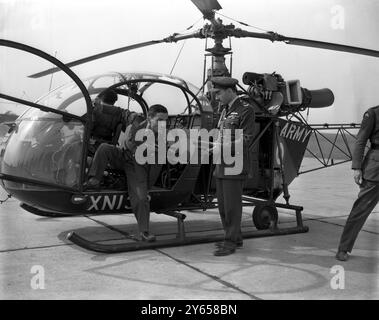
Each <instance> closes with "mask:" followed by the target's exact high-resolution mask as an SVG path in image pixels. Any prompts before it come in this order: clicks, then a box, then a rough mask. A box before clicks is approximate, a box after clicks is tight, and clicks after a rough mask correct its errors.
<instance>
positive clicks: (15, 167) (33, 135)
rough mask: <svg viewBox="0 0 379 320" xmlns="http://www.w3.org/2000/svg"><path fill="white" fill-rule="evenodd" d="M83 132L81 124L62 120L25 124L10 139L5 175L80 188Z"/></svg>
mask: <svg viewBox="0 0 379 320" xmlns="http://www.w3.org/2000/svg"><path fill="white" fill-rule="evenodd" d="M53 115H55V114H53ZM60 118H61V117H60ZM83 129H84V127H83V125H82V123H80V122H77V121H69V122H64V121H63V120H62V119H54V118H50V119H47V118H45V119H39V120H32V119H30V120H23V121H21V122H20V123H18V124H17V127H16V128H15V130H14V132H13V134H12V135H11V136H10V138H9V141H8V147H7V148H6V150H5V152H4V156H3V161H2V163H1V165H2V168H1V172H3V173H5V174H9V175H13V176H17V177H22V178H27V179H33V180H38V181H41V182H48V183H53V184H58V185H64V186H67V187H77V186H78V184H79V178H80V163H81V154H82V152H81V151H82V147H83V131H84V130H83Z"/></svg>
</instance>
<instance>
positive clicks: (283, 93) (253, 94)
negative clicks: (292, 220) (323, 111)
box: [242, 72, 334, 116]
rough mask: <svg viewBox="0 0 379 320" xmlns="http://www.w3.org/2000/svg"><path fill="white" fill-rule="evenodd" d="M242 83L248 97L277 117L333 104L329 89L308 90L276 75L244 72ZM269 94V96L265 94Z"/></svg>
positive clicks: (298, 83)
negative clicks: (246, 87)
mask: <svg viewBox="0 0 379 320" xmlns="http://www.w3.org/2000/svg"><path fill="white" fill-rule="evenodd" d="M242 82H243V83H244V84H246V85H249V88H248V89H247V92H248V94H249V97H250V98H251V99H253V100H254V101H255V102H257V103H258V104H259V105H260V106H261V107H263V108H264V109H266V110H267V111H269V112H270V113H273V114H278V115H279V116H283V115H287V114H289V113H293V112H298V111H303V110H305V109H306V108H324V107H328V106H330V105H332V104H333V102H334V94H333V92H332V91H331V90H330V89H327V88H325V89H320V90H308V89H306V88H302V87H301V86H300V81H299V80H290V81H285V80H284V79H283V78H282V76H281V75H280V74H277V73H275V72H274V73H272V74H268V73H254V72H245V73H244V74H243V77H242ZM267 92H270V93H271V94H270V95H269V96H267V95H265V93H267Z"/></svg>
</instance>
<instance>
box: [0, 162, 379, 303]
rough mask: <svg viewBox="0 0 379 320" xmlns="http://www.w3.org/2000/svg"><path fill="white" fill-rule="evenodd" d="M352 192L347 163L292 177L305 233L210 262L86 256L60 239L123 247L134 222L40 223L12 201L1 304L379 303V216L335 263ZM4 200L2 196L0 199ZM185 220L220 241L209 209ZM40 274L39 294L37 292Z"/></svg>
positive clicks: (167, 254) (162, 227)
mask: <svg viewBox="0 0 379 320" xmlns="http://www.w3.org/2000/svg"><path fill="white" fill-rule="evenodd" d="M304 162H305V163H306V164H308V161H307V160H305V161H304ZM357 192H358V188H357V187H356V186H355V184H354V182H353V179H352V171H351V170H350V163H347V164H343V165H339V166H337V167H333V168H327V169H323V170H320V171H315V172H312V173H308V174H304V175H301V176H300V177H298V178H297V179H295V181H294V182H293V183H292V184H291V185H290V193H291V199H290V203H291V204H295V205H301V206H303V207H304V211H303V218H304V221H305V225H307V226H309V232H308V233H303V234H295V235H286V236H276V237H266V238H254V239H247V240H245V241H244V247H243V249H239V250H238V251H237V252H236V253H235V254H233V255H230V256H226V257H215V256H213V254H212V252H213V250H214V244H213V243H207V244H199V245H190V246H184V247H175V248H166V249H155V250H146V251H136V252H128V253H120V254H99V253H95V252H90V251H86V250H84V249H81V248H79V247H77V246H76V245H73V244H72V243H70V242H68V241H67V240H65V236H66V234H67V233H68V232H70V231H73V230H75V231H77V232H78V233H79V234H81V235H85V236H87V237H90V238H92V239H96V240H98V241H100V240H103V241H107V240H112V239H113V240H114V239H116V240H117V239H122V238H123V233H122V232H123V231H128V232H133V231H135V220H134V216H133V215H123V216H116V215H111V216H95V217H73V218H56V219H48V218H43V217H38V216H35V215H32V214H31V213H28V212H26V211H24V210H23V209H21V208H20V207H19V203H18V201H17V200H15V199H12V198H11V199H9V200H8V201H7V202H5V203H4V204H2V205H0V299H141V300H145V299H184V300H187V299H217V300H223V299H227V300H230V299H244V300H245V299H379V280H378V279H379V277H378V274H379V268H378V265H379V264H378V262H379V247H378V235H379V213H378V208H379V207H377V208H376V209H375V210H374V212H373V213H372V214H371V216H370V217H369V219H368V221H367V222H366V224H365V226H364V229H363V230H362V231H361V233H360V235H359V237H358V240H357V242H356V245H355V248H354V250H353V252H352V256H351V257H350V260H349V261H348V262H339V261H337V260H335V258H334V255H335V253H336V247H337V244H338V240H339V237H340V235H341V232H342V228H343V225H344V223H345V221H346V218H347V215H348V213H349V211H350V208H351V205H352V203H353V201H354V200H355V198H356V195H357ZM5 196H6V194H5V192H4V190H1V195H0V199H4V198H5ZM280 201H281V202H284V201H283V200H282V199H280ZM251 212H252V209H251V208H245V210H244V215H243V226H244V228H247V229H249V228H250V229H252V228H253V224H252V219H251ZM187 220H188V221H187ZM186 221H187V224H188V226H187V230H189V229H192V230H209V229H216V232H221V225H220V222H219V217H218V213H217V211H216V210H209V211H207V212H206V213H204V212H201V211H198V212H190V213H188V215H187V219H186ZM279 223H280V225H279V227H280V226H281V225H282V226H291V225H294V223H295V217H294V214H293V212H290V211H287V210H279ZM175 225H176V222H175V221H174V220H173V219H172V218H170V217H164V216H158V215H156V214H152V230H153V232H154V233H156V234H163V233H170V232H174V231H175ZM108 226H113V227H114V228H109V227H108ZM203 232H208V231H203ZM341 266H342V267H341ZM42 268H43V269H42ZM41 270H43V271H44V280H45V282H44V288H43V289H42V288H37V289H36V283H37V282H36V278H34V277H35V276H36V275H37V274H38V275H42V274H41ZM335 276H344V281H343V278H341V277H339V281H337V280H336V279H337V278H335ZM38 283H39V285H41V283H42V282H38ZM33 287H34V288H33ZM37 287H38V286H37Z"/></svg>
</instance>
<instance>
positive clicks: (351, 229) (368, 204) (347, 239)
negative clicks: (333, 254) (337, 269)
mask: <svg viewBox="0 0 379 320" xmlns="http://www.w3.org/2000/svg"><path fill="white" fill-rule="evenodd" d="M378 201H379V183H378V182H370V181H367V180H363V182H362V185H361V186H360V191H359V194H358V199H357V200H356V201H355V202H354V204H353V207H352V209H351V212H350V214H349V217H348V218H347V221H346V224H345V227H344V229H343V232H342V235H341V240H340V244H339V247H338V250H339V251H346V252H351V250H352V249H353V246H354V243H355V240H356V239H357V237H358V233H359V231H360V230H361V229H362V227H363V225H364V223H365V221H366V220H367V218H368V216H369V215H370V213H371V212H372V210H374V208H375V206H376V205H377V203H378Z"/></svg>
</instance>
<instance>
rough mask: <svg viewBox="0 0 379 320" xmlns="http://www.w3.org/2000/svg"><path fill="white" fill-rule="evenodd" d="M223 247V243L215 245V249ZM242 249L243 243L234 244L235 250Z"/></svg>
mask: <svg viewBox="0 0 379 320" xmlns="http://www.w3.org/2000/svg"><path fill="white" fill-rule="evenodd" d="M223 246H224V241H219V242H216V243H215V247H216V248H221V247H223ZM242 247H243V241H238V242H237V243H236V249H241V248H242Z"/></svg>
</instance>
